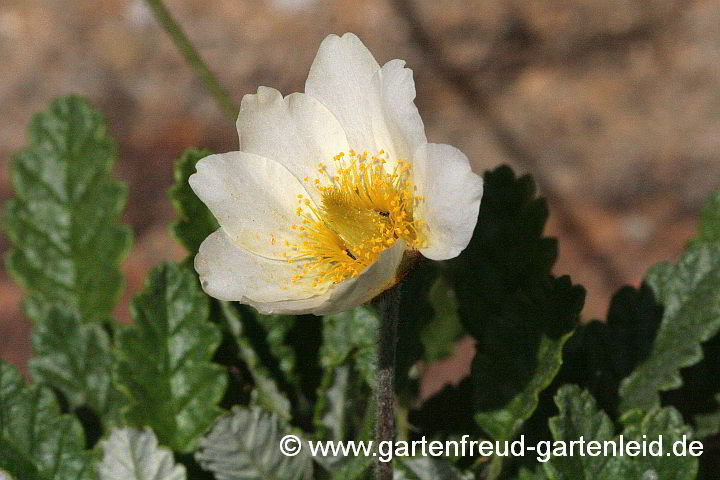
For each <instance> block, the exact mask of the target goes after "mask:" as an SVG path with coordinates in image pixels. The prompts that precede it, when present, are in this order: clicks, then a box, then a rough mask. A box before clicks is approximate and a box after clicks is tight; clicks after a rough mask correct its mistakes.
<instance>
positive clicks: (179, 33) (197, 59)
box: [145, 0, 238, 122]
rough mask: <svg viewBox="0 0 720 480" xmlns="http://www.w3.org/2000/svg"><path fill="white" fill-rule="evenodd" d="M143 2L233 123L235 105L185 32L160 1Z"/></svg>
mask: <svg viewBox="0 0 720 480" xmlns="http://www.w3.org/2000/svg"><path fill="white" fill-rule="evenodd" d="M145 1H146V2H147V4H148V5H149V6H150V9H151V10H152V12H153V15H155V19H156V20H157V21H158V22H159V23H160V25H162V27H163V28H164V29H165V31H166V32H167V33H168V34H169V35H170V38H171V39H172V41H173V43H174V44H175V46H176V47H177V48H178V50H180V53H182V55H183V56H184V57H185V60H186V61H187V62H188V63H189V64H190V66H191V67H192V69H193V70H194V71H195V73H196V74H197V76H198V77H200V80H202V82H203V83H204V84H205V87H207V89H208V90H209V91H210V94H211V95H212V96H213V98H214V99H215V101H216V102H217V103H218V105H219V106H220V108H221V109H222V111H223V113H225V115H226V116H227V117H228V118H229V119H230V120H231V121H232V122H234V121H235V119H236V118H237V113H238V108H237V106H235V103H234V102H233V101H232V99H230V97H229V96H228V94H227V93H226V92H225V90H224V89H223V88H222V87H221V86H220V83H219V82H218V80H217V77H216V76H215V74H213V73H212V72H211V71H210V69H209V68H208V66H207V64H206V63H205V61H203V59H202V57H201V56H200V54H199V53H198V51H197V50H196V49H195V47H194V46H193V44H192V43H191V42H190V40H189V39H188V37H187V35H185V32H184V31H183V29H182V27H181V26H180V24H178V23H177V22H176V21H175V19H174V18H173V17H172V14H171V13H170V11H169V10H168V9H167V7H166V6H165V5H164V4H163V2H162V0H145Z"/></svg>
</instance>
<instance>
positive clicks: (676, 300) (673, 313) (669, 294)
mask: <svg viewBox="0 0 720 480" xmlns="http://www.w3.org/2000/svg"><path fill="white" fill-rule="evenodd" d="M647 282H648V284H649V285H650V286H651V288H652V289H653V291H654V292H655V295H656V297H657V300H658V302H659V303H660V304H662V305H663V306H664V307H665V311H664V314H663V318H662V322H661V324H660V327H659V329H658V331H657V335H656V336H655V341H654V343H653V347H652V351H651V353H650V356H649V357H648V358H647V359H646V360H645V361H644V362H642V363H641V364H640V365H639V366H638V367H637V368H636V369H635V370H634V371H633V372H632V374H630V376H628V377H627V378H625V380H623V382H622V383H621V385H620V410H621V411H627V410H630V409H633V408H638V409H642V410H650V409H651V408H653V407H656V406H658V405H660V395H659V392H661V391H665V390H670V389H673V388H677V387H679V386H681V385H682V380H681V376H680V369H681V368H684V367H689V366H691V365H693V364H695V363H697V362H698V361H700V360H701V359H702V350H701V343H702V342H704V341H706V340H708V339H709V338H710V337H712V336H713V335H715V334H716V333H717V332H718V330H719V329H720V243H717V242H714V243H697V244H696V245H694V246H692V247H691V248H689V249H688V251H687V252H686V253H685V254H684V255H683V257H682V258H681V259H680V260H679V262H678V263H677V265H669V264H667V263H661V264H658V265H655V266H654V267H653V268H652V269H651V270H650V272H649V275H648V279H647Z"/></svg>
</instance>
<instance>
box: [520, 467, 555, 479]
mask: <svg viewBox="0 0 720 480" xmlns="http://www.w3.org/2000/svg"><path fill="white" fill-rule="evenodd" d="M546 478H547V477H546V476H545V474H544V473H543V472H542V470H538V471H535V472H533V471H531V470H528V469H526V468H521V469H520V471H519V472H518V474H517V476H516V477H515V478H514V480H545V479H546Z"/></svg>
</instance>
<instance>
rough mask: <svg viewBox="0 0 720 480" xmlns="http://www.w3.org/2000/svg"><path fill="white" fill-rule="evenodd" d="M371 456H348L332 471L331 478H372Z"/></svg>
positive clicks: (356, 479)
mask: <svg viewBox="0 0 720 480" xmlns="http://www.w3.org/2000/svg"><path fill="white" fill-rule="evenodd" d="M373 465H374V458H373V457H370V456H368V457H366V456H365V455H360V456H358V457H350V458H349V459H348V461H347V462H344V463H343V464H342V466H341V467H339V468H338V469H337V470H336V471H334V472H333V474H332V477H330V479H331V480H372V478H373V476H372V467H373Z"/></svg>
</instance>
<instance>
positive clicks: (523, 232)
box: [447, 166, 557, 338]
mask: <svg viewBox="0 0 720 480" xmlns="http://www.w3.org/2000/svg"><path fill="white" fill-rule="evenodd" d="M484 181H485V183H484V194H483V200H482V203H481V204H480V212H479V216H478V223H477V226H476V227H475V232H474V234H473V237H472V240H471V241H470V244H469V245H468V246H467V248H466V249H465V250H464V251H463V252H462V253H461V254H460V255H459V256H458V257H457V258H455V259H453V260H450V261H448V262H447V266H448V271H447V274H448V278H449V279H450V282H451V284H452V286H453V288H454V289H455V292H456V294H457V299H458V304H459V306H458V310H459V314H460V318H461V320H462V322H463V325H464V326H465V328H466V329H467V331H468V332H469V333H470V334H471V335H473V336H475V337H477V338H479V337H482V336H483V335H484V331H483V329H484V326H485V323H484V322H482V321H480V320H481V317H480V315H487V314H490V313H496V312H500V311H502V309H503V308H504V305H506V304H507V303H508V302H512V301H515V297H516V295H517V294H518V291H524V290H529V289H530V290H532V289H533V288H535V287H534V286H535V285H536V284H538V283H539V284H544V283H546V281H547V280H546V279H547V277H548V276H549V275H550V272H551V269H552V266H553V264H554V262H555V259H556V258H557V241H556V240H555V239H553V238H547V237H543V230H544V228H545V222H546V220H547V217H548V208H547V204H546V202H545V200H544V199H543V198H539V197H536V196H535V184H534V183H533V180H532V178H531V177H530V176H528V175H525V176H522V177H519V178H516V177H515V175H514V173H513V171H512V170H511V169H510V168H509V167H507V166H501V167H498V168H496V169H495V170H492V171H488V172H485V175H484Z"/></svg>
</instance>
